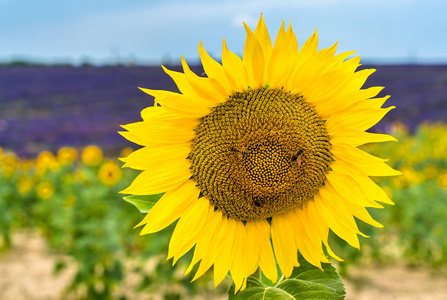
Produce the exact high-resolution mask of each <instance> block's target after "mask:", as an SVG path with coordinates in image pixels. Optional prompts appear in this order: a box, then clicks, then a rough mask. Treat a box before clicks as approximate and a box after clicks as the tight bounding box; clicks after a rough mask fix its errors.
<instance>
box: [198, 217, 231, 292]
mask: <svg viewBox="0 0 447 300" xmlns="http://www.w3.org/2000/svg"><path fill="white" fill-rule="evenodd" d="M218 216H220V218H221V223H220V225H219V226H218V227H217V230H216V233H215V237H213V240H212V243H211V244H207V245H204V247H206V249H205V250H206V251H205V255H204V256H203V257H202V260H201V262H200V265H199V269H198V270H197V272H196V274H195V275H194V278H193V279H192V281H194V280H196V279H197V278H199V277H200V276H202V275H203V274H204V273H205V272H206V271H207V270H208V269H209V268H210V267H211V266H212V265H213V264H214V263H215V262H216V260H217V259H218V257H219V256H220V254H221V252H222V251H223V245H224V243H225V241H226V240H227V238H228V233H229V221H228V219H227V217H226V216H223V215H222V213H219V214H218ZM198 245H200V244H198ZM210 245H211V247H210ZM227 271H228V270H227ZM225 274H226V273H225ZM214 282H215V283H216V278H215V279H214ZM216 286H217V284H216Z"/></svg>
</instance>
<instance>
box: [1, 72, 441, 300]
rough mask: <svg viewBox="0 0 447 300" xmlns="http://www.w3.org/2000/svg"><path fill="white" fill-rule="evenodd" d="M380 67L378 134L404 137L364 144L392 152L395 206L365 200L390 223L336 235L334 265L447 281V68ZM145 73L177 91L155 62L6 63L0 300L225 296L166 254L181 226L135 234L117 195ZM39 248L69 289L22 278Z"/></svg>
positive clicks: (351, 277)
mask: <svg viewBox="0 0 447 300" xmlns="http://www.w3.org/2000/svg"><path fill="white" fill-rule="evenodd" d="M367 67H370V66H367ZM171 68H173V69H178V67H176V66H171ZM377 69H378V72H377V73H376V74H374V75H373V76H372V77H371V80H370V81H369V82H368V84H369V85H370V86H374V85H386V89H385V91H384V92H385V93H386V94H390V95H392V97H391V98H390V100H389V102H387V103H388V104H389V105H395V106H396V107H397V109H395V110H393V111H391V112H390V113H389V114H388V115H387V116H386V117H385V119H384V121H383V122H381V123H380V124H379V125H378V126H377V127H374V128H373V129H372V131H375V132H389V133H391V134H392V135H393V136H395V137H396V138H397V139H398V140H399V143H393V142H389V143H385V144H380V145H374V146H370V145H365V146H364V147H365V149H366V150H367V151H368V152H371V153H373V154H375V155H377V156H379V157H389V158H390V160H389V164H390V165H391V166H393V167H394V168H395V169H398V170H400V171H401V172H402V173H403V175H402V176H398V177H393V178H386V179H382V178H375V179H376V180H377V182H378V183H379V184H380V185H381V186H382V187H383V188H384V189H385V190H386V192H387V193H389V194H390V195H392V199H393V201H394V202H395V203H396V205H395V206H388V207H386V208H385V209H378V210H371V213H372V215H373V216H374V217H375V219H376V220H377V221H379V222H380V223H382V224H383V225H384V226H385V227H384V228H383V229H376V228H372V227H370V226H362V225H364V224H361V223H360V222H359V226H360V230H361V231H362V232H363V233H365V234H366V235H368V236H370V237H369V238H362V240H361V251H358V250H356V249H353V248H351V247H349V246H348V245H346V243H344V242H342V241H334V242H333V243H332V245H333V248H334V251H336V253H338V254H339V255H340V256H341V257H342V258H344V260H345V261H344V262H341V263H339V264H338V266H337V269H338V270H339V272H340V273H341V274H342V275H343V276H345V277H346V278H348V284H349V285H352V286H354V288H355V289H361V287H362V280H361V278H362V277H361V276H360V277H359V274H358V270H359V269H362V268H365V266H368V267H367V268H371V270H377V268H385V267H386V268H389V267H390V266H391V267H392V266H396V265H397V266H400V267H402V266H405V268H404V270H408V268H410V267H411V268H422V270H424V271H425V272H433V273H435V274H436V275H435V276H437V277H434V278H438V279H436V280H441V281H442V280H444V281H443V282H444V283H445V282H447V281H446V280H445V279H443V278H445V277H443V276H446V274H447V240H446V239H445V236H446V234H447V208H446V207H447V206H446V205H447V123H445V122H447V99H446V98H445V95H446V94H447V67H443V66H378V67H377ZM194 71H195V72H196V73H198V74H201V73H202V72H203V71H202V70H201V69H200V68H195V69H194ZM31 77H32V78H34V79H33V80H32V81H30V80H29V78H31ZM147 83H150V84H151V86H153V87H156V88H159V89H168V90H175V87H174V85H173V83H172V82H170V81H169V79H167V76H162V70H161V68H158V67H157V68H154V67H125V66H113V67H112V66H108V67H91V66H84V67H71V66H37V65H5V66H1V67H0V298H1V299H53V298H54V297H56V298H55V299H58V297H60V298H62V299H147V298H148V297H149V298H151V297H152V298H154V299H190V298H194V299H215V298H216V299H225V298H226V295H225V290H226V288H227V287H228V285H229V283H231V281H230V280H228V282H227V284H226V285H225V284H224V285H222V286H220V287H219V288H217V289H214V288H213V282H212V276H211V275H209V276H204V277H202V278H201V279H199V280H198V281H197V282H196V283H194V284H191V283H190V281H191V279H192V277H191V276H183V273H184V270H185V269H186V263H187V261H189V260H190V258H189V259H188V258H187V259H185V260H184V261H183V260H180V263H178V264H177V265H176V266H175V267H174V268H173V267H171V262H170V261H168V262H166V261H165V253H167V245H168V241H169V237H170V235H171V231H172V230H173V226H170V227H169V228H167V229H166V230H164V231H163V232H162V233H161V234H159V235H153V236H152V235H151V236H144V237H139V235H138V230H132V227H133V225H134V224H137V223H138V222H139V221H141V219H142V215H141V214H140V213H139V212H138V211H137V210H136V209H135V207H134V206H132V205H131V204H130V203H127V202H125V201H123V199H122V197H121V195H120V194H119V193H118V192H119V191H120V190H122V189H124V188H125V187H126V186H128V185H129V184H130V182H131V180H132V179H133V178H135V176H136V172H135V171H133V170H130V169H122V168H121V165H122V163H121V162H120V161H119V160H118V159H117V157H126V156H127V155H128V154H129V153H130V152H132V148H130V147H135V146H134V145H132V144H128V142H126V141H125V140H124V139H123V138H121V137H120V136H119V134H118V133H117V131H118V130H120V128H119V125H120V124H126V123H129V122H135V121H138V119H137V116H136V112H138V111H140V110H141V109H142V108H144V107H146V106H149V105H151V104H152V102H151V101H152V100H151V98H150V97H147V96H146V95H144V94H143V93H141V92H140V91H139V90H138V89H137V88H136V87H137V86H144V85H147ZM331 238H332V239H334V240H336V239H337V237H336V236H335V235H333V236H332V237H331ZM36 241H37V243H42V244H43V246H42V247H43V248H42V247H41V248H39V247H37V246H36V245H38V244H36ZM36 247H37V248H39V249H44V250H43V251H44V252H45V255H46V257H51V264H50V265H52V266H51V272H49V273H47V275H46V276H47V279H49V280H52V279H51V278H53V277H54V279H55V280H57V279H58V278H62V279H63V280H62V283H61V286H59V287H57V288H55V287H54V286H52V287H50V288H49V291H45V289H39V287H38V286H35V287H34V288H33V287H32V285H27V284H25V285H24V284H20V281H21V280H24V279H25V278H27V277H22V275H21V274H17V273H14V269H13V267H12V266H13V265H14V264H15V266H16V267H17V265H20V264H21V265H23V268H22V270H27V268H28V266H29V267H30V269H29V273H32V268H31V265H32V263H36V262H35V261H33V259H30V260H31V262H30V261H27V260H26V259H27V257H28V256H27V255H28V254H29V253H32V252H33V251H37V250H36V249H37V248H36ZM24 249H25V250H24ZM20 251H28V252H26V253H25V252H20ZM12 260H14V261H12ZM418 270H420V269H418ZM22 272H25V271H22ZM25 273H27V272H25ZM33 276H35V277H39V275H38V273H37V274H34V275H33ZM362 276H364V274H363V275H362ZM427 278H431V277H427ZM439 278H441V279H439ZM40 280H42V278H41V279H40ZM363 285H365V284H364V283H363ZM367 286H368V285H367ZM368 288H371V287H370V286H368ZM54 290H57V291H56V292H55V291H54ZM441 292H447V291H446V290H445V289H444V290H441ZM157 297H158V298H157ZM348 299H349V293H348ZM351 299H355V298H351ZM368 299H369V298H368ZM383 299H385V298H383Z"/></svg>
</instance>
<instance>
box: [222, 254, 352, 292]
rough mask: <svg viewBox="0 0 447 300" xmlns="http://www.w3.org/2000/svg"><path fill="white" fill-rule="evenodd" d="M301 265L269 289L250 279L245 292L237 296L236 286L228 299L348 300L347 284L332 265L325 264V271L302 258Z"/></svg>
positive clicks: (231, 290) (254, 279)
mask: <svg viewBox="0 0 447 300" xmlns="http://www.w3.org/2000/svg"><path fill="white" fill-rule="evenodd" d="M299 263H300V266H299V267H298V268H294V269H293V272H292V275H291V276H290V277H289V278H287V279H283V280H281V281H280V282H278V283H277V284H276V285H275V286H268V285H266V284H264V283H262V282H261V281H259V280H258V279H256V278H253V277H249V278H248V279H247V287H246V288H245V290H243V291H240V292H238V293H236V294H234V283H233V284H232V285H231V286H230V289H229V290H228V299H231V300H242V299H250V300H255V299H264V300H281V299H288V300H294V299H299V300H317V299H325V300H342V299H345V294H346V292H345V288H344V285H343V281H342V280H341V278H340V277H339V276H338V274H337V272H336V271H335V268H334V267H333V266H332V265H331V264H322V268H323V270H324V272H322V271H321V270H320V269H318V268H317V267H315V266H313V265H311V264H310V263H308V262H307V261H306V260H304V259H303V258H301V257H300V258H299Z"/></svg>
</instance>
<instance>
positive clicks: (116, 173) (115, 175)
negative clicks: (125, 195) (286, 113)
mask: <svg viewBox="0 0 447 300" xmlns="http://www.w3.org/2000/svg"><path fill="white" fill-rule="evenodd" d="M122 177H123V172H122V171H121V168H120V167H119V166H118V165H117V164H116V163H114V162H113V161H106V162H105V163H104V164H102V165H101V167H100V168H99V170H98V178H99V181H101V183H102V184H104V185H105V186H113V185H115V184H117V183H118V182H119V181H120V180H121V178H122Z"/></svg>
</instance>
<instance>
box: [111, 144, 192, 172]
mask: <svg viewBox="0 0 447 300" xmlns="http://www.w3.org/2000/svg"><path fill="white" fill-rule="evenodd" d="M190 152H191V145H190V143H180V144H174V145H172V144H171V145H158V146H154V147H152V148H149V147H144V148H141V149H138V150H136V151H134V152H132V153H131V154H130V155H128V156H127V157H125V158H121V159H120V160H121V161H123V162H125V164H124V165H123V167H128V168H133V169H136V170H151V169H153V168H154V165H159V164H161V163H166V161H169V160H172V159H174V160H181V159H186V158H187V156H188V155H189V153H190Z"/></svg>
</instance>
